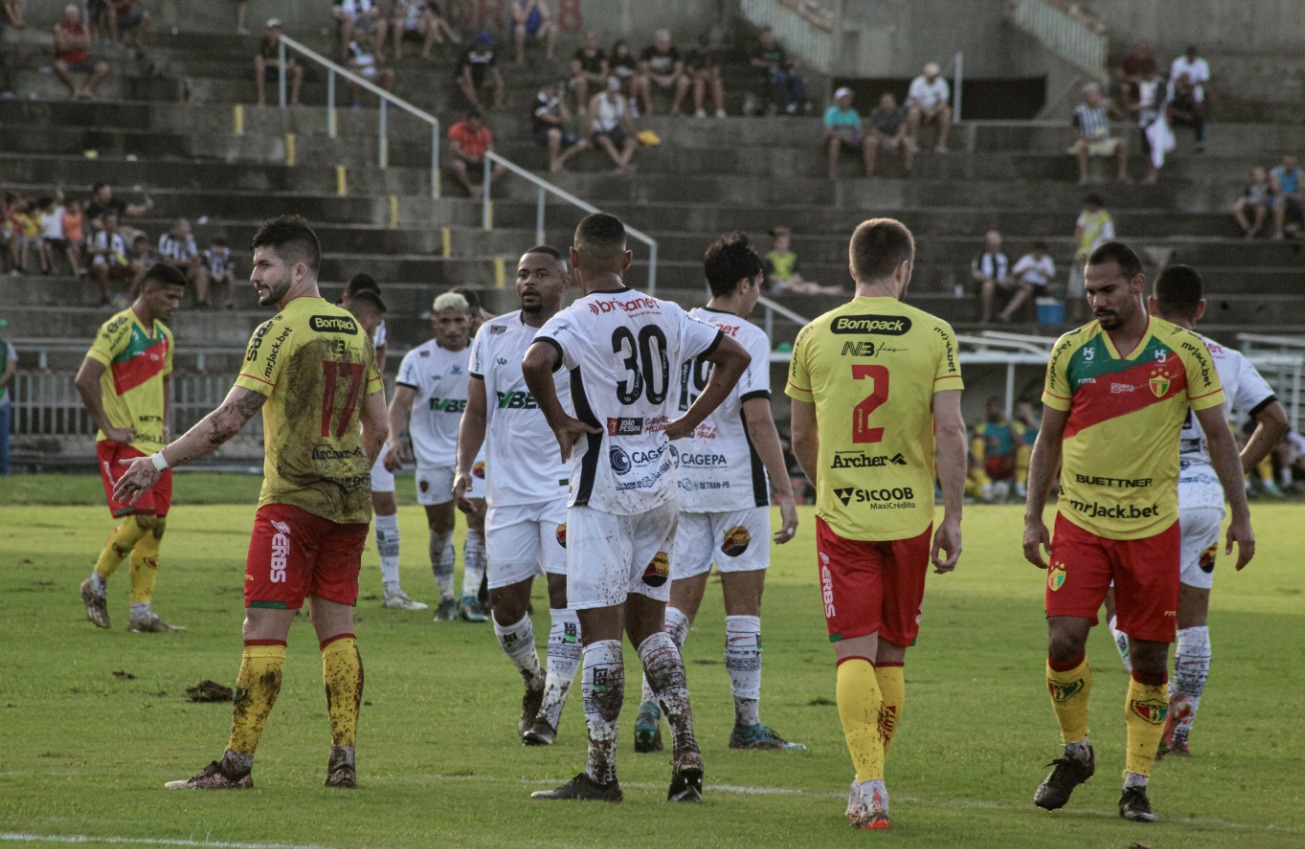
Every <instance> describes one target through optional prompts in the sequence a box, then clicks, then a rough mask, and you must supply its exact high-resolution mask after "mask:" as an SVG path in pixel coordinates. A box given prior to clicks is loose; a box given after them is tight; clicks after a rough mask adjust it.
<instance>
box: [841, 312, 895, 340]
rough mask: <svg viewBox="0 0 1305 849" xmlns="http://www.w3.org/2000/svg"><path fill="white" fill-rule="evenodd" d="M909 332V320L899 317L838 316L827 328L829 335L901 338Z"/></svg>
mask: <svg viewBox="0 0 1305 849" xmlns="http://www.w3.org/2000/svg"><path fill="white" fill-rule="evenodd" d="M910 330H911V320H910V319H909V318H906V317H905V316H900V315H840V316H839V317H838V318H836V319H834V321H833V323H832V324H831V325H830V326H829V332H830V333H877V334H879V335H881V336H902V335H905V334H906V333H908V332H909V331H910Z"/></svg>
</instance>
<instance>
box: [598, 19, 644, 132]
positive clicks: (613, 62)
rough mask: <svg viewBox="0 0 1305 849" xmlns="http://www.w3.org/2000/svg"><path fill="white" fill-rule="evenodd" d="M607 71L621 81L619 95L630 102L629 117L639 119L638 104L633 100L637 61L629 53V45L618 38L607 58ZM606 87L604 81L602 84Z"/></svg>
mask: <svg viewBox="0 0 1305 849" xmlns="http://www.w3.org/2000/svg"><path fill="white" fill-rule="evenodd" d="M607 71H608V74H609V75H610V76H614V77H616V78H617V79H618V80H620V81H621V94H622V95H624V96H625V98H626V100H628V101H629V102H630V117H631V118H638V117H639V104H638V103H636V102H635V99H634V79H635V77H637V76H639V61H638V60H637V59H635V58H634V54H633V53H631V52H630V43H629V42H627V41H626V40H625V39H624V38H618V39H617V40H616V43H615V44H613V45H612V52H611V53H610V54H609V55H608V57H607ZM603 85H604V86H606V85H607V83H606V81H604V82H603Z"/></svg>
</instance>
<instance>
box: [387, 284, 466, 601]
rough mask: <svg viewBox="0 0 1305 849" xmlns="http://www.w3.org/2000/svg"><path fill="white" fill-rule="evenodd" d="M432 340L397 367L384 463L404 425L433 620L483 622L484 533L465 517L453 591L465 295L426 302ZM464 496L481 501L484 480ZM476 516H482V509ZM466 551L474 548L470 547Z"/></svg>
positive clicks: (398, 452) (396, 449) (392, 461)
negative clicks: (431, 584)
mask: <svg viewBox="0 0 1305 849" xmlns="http://www.w3.org/2000/svg"><path fill="white" fill-rule="evenodd" d="M431 310H432V312H431V324H432V326H433V327H434V328H435V338H434V339H431V340H430V341H429V342H426V343H424V344H422V345H418V346H417V347H416V348H413V349H412V350H411V351H409V352H408V353H407V354H405V355H404V357H403V362H402V363H400V364H399V377H398V379H397V380H396V381H395V387H394V399H393V400H392V401H390V427H391V428H392V430H391V432H390V439H389V445H388V453H387V454H386V456H385V468H387V469H389V470H390V471H391V472H393V471H396V470H398V469H400V468H402V467H403V462H402V459H401V457H402V453H403V448H402V446H401V445H400V444H399V437H398V433H400V432H401V431H402V429H403V427H404V424H405V423H406V424H407V427H408V437H409V438H410V439H411V440H412V453H413V456H414V457H415V458H416V460H417V478H416V481H417V502H418V503H419V504H421V505H422V506H423V507H425V508H426V523H427V525H428V526H429V528H430V564H431V569H432V571H434V573H435V586H436V588H437V589H438V590H439V594H440V603H439V607H438V608H436V612H435V621H437V622H451V621H453V620H454V619H458V618H461V619H465V620H466V621H468V622H486V621H488V619H489V617H487V616H486V615H485V614H484V612H483V611H482V610H481V608H480V602H479V601H478V600H477V598H476V592H477V591H478V589H479V588H480V581H481V579H482V578H483V577H484V576H485V558H484V550H485V548H484V539H483V536H482V534H483V532H481V531H478V530H477V529H476V528H473V526H472V522H473V521H474V520H473V519H472V518H471V517H469V518H468V520H467V540H466V546H465V547H464V549H463V560H462V601H461V602H459V601H458V600H457V597H456V596H455V595H454V592H453V589H454V584H453V578H454V576H453V565H454V560H455V557H454V553H453V516H454V511H453V472H454V467H455V466H456V463H457V458H456V454H457V445H458V424H459V422H460V421H461V420H462V411H463V410H465V409H466V407H467V371H468V362H469V359H470V356H471V349H470V348H469V347H468V346H467V341H468V336H467V325H468V321H469V313H468V304H467V299H466V298H464V297H462V296H461V295H459V294H457V293H455V292H445V293H444V294H442V295H440V296H439V297H437V298H436V299H435V302H434V304H433V305H432V306H431ZM468 497H469V498H471V499H475V500H477V501H480V503H481V504H483V503H484V502H483V499H484V497H485V494H484V491H483V484H482V483H481V482H480V481H479V480H478V479H475V478H473V483H472V488H471V491H470V492H469V493H468ZM481 515H483V513H482V514H481ZM473 548H474V549H476V550H477V551H478V552H479V553H478V554H477V553H476V551H473Z"/></svg>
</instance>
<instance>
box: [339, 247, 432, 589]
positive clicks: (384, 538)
mask: <svg viewBox="0 0 1305 849" xmlns="http://www.w3.org/2000/svg"><path fill="white" fill-rule="evenodd" d="M363 292H371V293H373V294H374V295H375V296H376V299H377V301H378V302H379V301H380V297H381V287H380V286H379V285H378V284H377V282H376V278H374V277H372V276H371V275H370V274H366V273H361V272H360V273H358V274H355V275H354V276H353V277H350V278H349V282H348V283H346V284H345V287H344V293H343V294H341V295H340V306H342V307H344V308H345V309H347V310H349V312H352V313H354V315H355V316H358V313H357V312H356V311H355V310H354V304H355V301H356V299H357V297H358V296H359V295H360V294H361V293H363ZM363 300H366V298H364V299H363ZM358 318H359V321H362V322H363V327H364V329H366V330H367V333H368V334H369V335H370V336H371V337H372V345H373V346H374V347H375V348H376V370H377V371H378V372H380V375H381V379H382V380H384V379H385V343H386V337H387V334H386V332H385V307H384V305H383V304H382V305H381V315H380V323H379V324H376V325H375V326H374V327H373V326H371V325H370V324H368V323H367V322H366V321H365V320H364V318H363V317H362V316H358ZM388 452H389V446H388V445H386V446H385V447H384V448H382V449H381V456H379V457H377V458H376V462H375V463H373V464H372V471H371V477H372V512H373V514H374V515H375V520H374V530H375V533H376V553H377V554H378V555H380V558H381V582H382V585H383V586H384V588H385V600H384V601H383V602H382V603H381V606H382V607H387V608H390V609H392V610H425V609H426V605H425V604H422V603H421V602H420V601H413V600H412V599H411V598H409V597H408V594H407V593H405V592H404V591H403V587H402V586H401V585H400V583H399V507H398V505H397V504H396V503H395V501H394V472H391V471H390V470H389V469H387V468H385V455H386V454H387V453H388Z"/></svg>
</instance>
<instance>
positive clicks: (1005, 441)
mask: <svg viewBox="0 0 1305 849" xmlns="http://www.w3.org/2000/svg"><path fill="white" fill-rule="evenodd" d="M984 413H985V416H984V420H983V421H981V422H979V423H978V424H977V425H975V426H974V438H973V439H972V440H971V441H970V475H969V478H970V480H969V484H970V485H969V486H968V487H967V488H968V489H969V490H970V492H971V494H972V495H976V496H980V497H982V498H983V500H984V501H985V502H987V503H989V504H994V503H999V502H1003V501H1005V500H1006V499H1007V498H1008V497H1009V496H1010V493H1011V489H1012V488H1013V487H1015V488H1022V487H1023V486H1024V484H1025V483H1026V481H1027V478H1021V477H1020V476H1019V474H1018V470H1019V456H1020V452H1021V451H1022V450H1023V449H1024V426H1023V425H1022V424H1020V423H1019V422H1014V421H1011V420H1010V419H1008V418H1007V417H1006V409H1005V406H1004V405H1003V403H1002V400H1001V399H1000V398H995V397H994V398H989V399H988V401H987V403H986V404H985V405H984ZM1027 469H1028V467H1027V466H1025V469H1024V470H1025V473H1026V474H1027Z"/></svg>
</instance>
